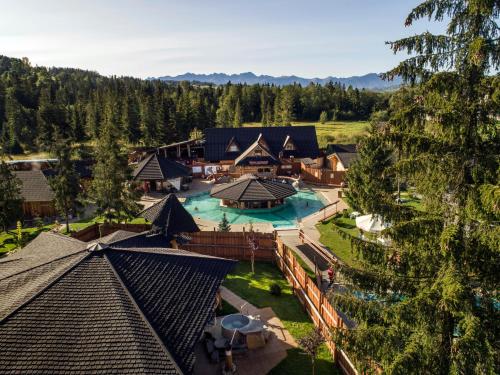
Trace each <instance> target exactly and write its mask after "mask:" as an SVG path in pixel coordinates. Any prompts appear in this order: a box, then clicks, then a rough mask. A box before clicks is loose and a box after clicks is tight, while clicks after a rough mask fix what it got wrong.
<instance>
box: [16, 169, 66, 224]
mask: <svg viewBox="0 0 500 375" xmlns="http://www.w3.org/2000/svg"><path fill="white" fill-rule="evenodd" d="M14 174H15V176H16V177H17V178H18V179H19V180H20V181H21V196H22V198H23V214H24V216H25V217H26V218H33V217H50V216H55V215H56V209H55V206H54V192H53V191H52V188H51V187H50V185H49V182H48V180H47V178H46V177H45V175H44V174H43V172H42V171H14Z"/></svg>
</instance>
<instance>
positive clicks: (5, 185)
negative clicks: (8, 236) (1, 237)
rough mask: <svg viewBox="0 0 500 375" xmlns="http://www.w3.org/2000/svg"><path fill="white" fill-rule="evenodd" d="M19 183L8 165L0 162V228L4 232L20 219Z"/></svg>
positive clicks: (20, 199) (21, 200)
mask: <svg viewBox="0 0 500 375" xmlns="http://www.w3.org/2000/svg"><path fill="white" fill-rule="evenodd" d="M20 186H21V182H20V181H19V179H17V178H16V176H15V175H14V174H13V173H12V172H11V170H10V169H9V167H8V165H7V164H6V163H5V162H4V161H1V162H0V227H1V228H2V230H3V231H4V232H5V231H7V229H8V228H9V227H10V226H11V225H13V224H14V223H15V222H16V221H17V220H19V219H21V215H22V212H23V210H22V203H23V199H22V197H21V188H20Z"/></svg>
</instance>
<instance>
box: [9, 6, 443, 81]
mask: <svg viewBox="0 0 500 375" xmlns="http://www.w3.org/2000/svg"><path fill="white" fill-rule="evenodd" d="M419 2H420V1H419V0H219V1H215V0H179V1H170V0H149V1H140V0H135V1H134V0H108V1H106V0H101V1H94V0H85V1H80V0H59V1H53V0H33V1H30V0H0V9H1V11H0V54H3V55H7V56H12V57H23V56H27V57H28V58H29V59H30V60H31V61H32V63H33V64H36V65H46V66H68V67H77V68H83V69H90V70H96V71H98V72H100V73H102V74H106V75H110V74H116V75H131V76H136V77H149V76H160V75H176V74H181V73H185V72H194V73H212V72H224V73H240V72H247V71H252V72H255V73H257V74H270V75H291V74H295V75H299V76H303V77H325V76H329V75H333V76H340V77H343V76H350V75H360V74H365V73H369V72H381V71H385V70H387V69H388V68H390V67H392V66H393V65H395V64H396V62H397V61H398V60H399V59H401V58H402V56H394V55H393V54H392V52H391V51H390V50H389V49H388V47H387V46H386V45H385V44H384V41H386V40H394V39H396V38H399V37H402V36H407V35H411V34H414V33H416V32H420V31H422V30H426V29H427V28H428V27H429V25H428V24H427V23H426V22H423V23H421V24H419V25H418V26H417V27H413V28H410V29H408V28H405V27H404V25H403V22H404V18H405V16H406V14H407V13H408V12H409V10H410V9H411V8H412V7H413V6H414V5H416V4H417V3H419ZM431 30H433V31H434V30H436V26H435V25H432V26H431Z"/></svg>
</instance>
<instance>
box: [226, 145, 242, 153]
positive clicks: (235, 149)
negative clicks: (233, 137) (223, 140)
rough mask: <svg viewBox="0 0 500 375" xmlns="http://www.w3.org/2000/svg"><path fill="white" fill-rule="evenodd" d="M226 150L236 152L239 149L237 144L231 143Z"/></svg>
mask: <svg viewBox="0 0 500 375" xmlns="http://www.w3.org/2000/svg"><path fill="white" fill-rule="evenodd" d="M228 151H229V152H238V151H240V148H239V147H238V145H236V144H234V143H232V144H230V145H229V149H228Z"/></svg>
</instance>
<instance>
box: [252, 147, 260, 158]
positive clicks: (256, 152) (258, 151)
mask: <svg viewBox="0 0 500 375" xmlns="http://www.w3.org/2000/svg"><path fill="white" fill-rule="evenodd" d="M253 153H254V154H255V155H256V156H262V150H261V149H260V148H256V149H255V150H254V151H253Z"/></svg>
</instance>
